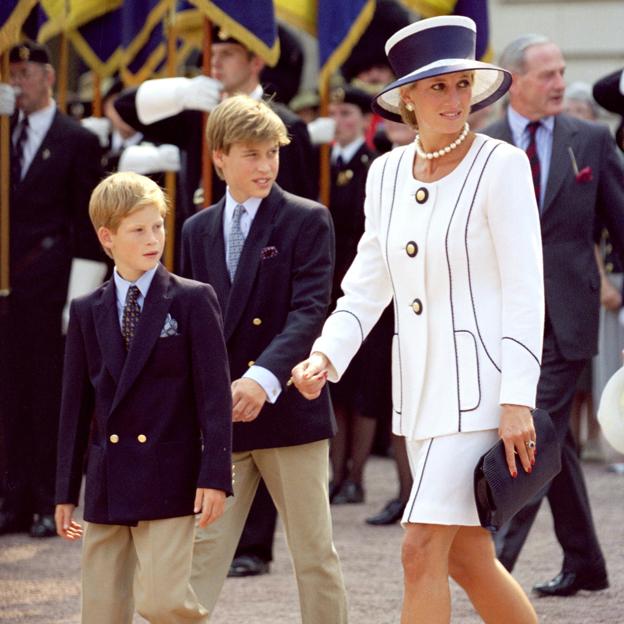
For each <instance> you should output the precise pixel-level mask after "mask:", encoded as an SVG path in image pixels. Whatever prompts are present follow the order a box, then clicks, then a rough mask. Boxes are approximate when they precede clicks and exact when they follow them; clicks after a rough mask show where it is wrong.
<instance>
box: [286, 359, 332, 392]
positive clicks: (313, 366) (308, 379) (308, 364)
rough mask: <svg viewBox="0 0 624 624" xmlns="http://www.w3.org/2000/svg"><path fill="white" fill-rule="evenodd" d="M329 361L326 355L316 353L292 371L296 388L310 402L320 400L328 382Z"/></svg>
mask: <svg viewBox="0 0 624 624" xmlns="http://www.w3.org/2000/svg"><path fill="white" fill-rule="evenodd" d="M328 368H329V360H328V359H327V356H326V355H325V354H324V353H319V352H317V351H315V352H314V353H313V354H312V355H311V356H310V357H309V358H308V359H307V360H304V361H303V362H299V364H297V366H295V367H294V368H293V369H292V371H291V374H292V381H293V383H294V384H295V388H297V390H299V392H301V394H302V395H303V397H304V398H306V399H308V400H309V401H311V400H313V399H316V398H318V397H319V396H320V395H321V390H323V386H324V385H325V383H326V382H327V374H328V370H327V369H328Z"/></svg>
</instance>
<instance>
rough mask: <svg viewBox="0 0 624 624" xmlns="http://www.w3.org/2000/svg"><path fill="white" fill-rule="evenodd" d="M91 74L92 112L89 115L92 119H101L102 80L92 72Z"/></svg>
mask: <svg viewBox="0 0 624 624" xmlns="http://www.w3.org/2000/svg"><path fill="white" fill-rule="evenodd" d="M91 72H92V73H93V110H92V111H91V114H92V115H93V116H94V117H102V79H101V78H100V75H99V74H97V73H96V72H94V71H93V70H91Z"/></svg>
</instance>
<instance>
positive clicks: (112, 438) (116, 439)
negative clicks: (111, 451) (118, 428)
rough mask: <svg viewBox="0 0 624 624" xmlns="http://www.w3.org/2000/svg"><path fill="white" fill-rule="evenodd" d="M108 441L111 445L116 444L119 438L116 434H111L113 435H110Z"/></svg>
mask: <svg viewBox="0 0 624 624" xmlns="http://www.w3.org/2000/svg"><path fill="white" fill-rule="evenodd" d="M108 439H109V440H110V441H111V443H112V444H117V442H119V436H118V435H117V434H116V433H113V435H111V436H110V438H108Z"/></svg>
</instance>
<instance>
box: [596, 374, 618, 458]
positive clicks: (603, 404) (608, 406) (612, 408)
mask: <svg viewBox="0 0 624 624" xmlns="http://www.w3.org/2000/svg"><path fill="white" fill-rule="evenodd" d="M598 422H599V423H600V427H601V429H602V433H603V434H604V437H605V438H606V439H607V442H608V443H609V444H610V445H611V446H612V447H613V448H614V449H616V450H617V451H619V452H620V453H624V367H622V368H620V369H619V370H618V371H616V372H615V373H614V374H613V376H612V377H611V379H609V381H608V382H607V384H606V385H605V387H604V390H603V391H602V396H601V397H600V405H599V407H598Z"/></svg>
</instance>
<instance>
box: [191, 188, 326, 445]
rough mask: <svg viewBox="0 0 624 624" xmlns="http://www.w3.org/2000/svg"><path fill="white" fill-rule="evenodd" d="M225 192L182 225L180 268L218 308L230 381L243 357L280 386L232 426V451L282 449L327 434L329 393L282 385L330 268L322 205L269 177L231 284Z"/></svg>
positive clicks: (318, 306)
mask: <svg viewBox="0 0 624 624" xmlns="http://www.w3.org/2000/svg"><path fill="white" fill-rule="evenodd" d="M224 207H225V199H224V198H223V199H221V201H219V202H218V203H217V204H215V205H213V206H210V207H209V208H205V209H204V210H202V211H201V212H199V213H198V214H196V215H195V216H193V217H191V218H190V219H188V220H187V221H186V223H185V224H184V228H183V230H182V273H183V274H185V275H188V276H190V277H193V279H197V280H200V281H202V282H207V283H209V284H211V285H212V287H213V288H214V289H215V291H216V293H217V297H218V298H219V303H220V304H221V308H222V309H223V310H224V314H223V316H224V332H225V339H226V344H227V349H228V355H229V359H230V373H231V377H232V379H238V378H240V377H242V376H243V374H244V373H245V371H246V370H247V368H248V367H249V366H251V365H252V364H254V363H255V364H257V365H259V366H263V367H264V368H267V369H268V370H270V371H271V372H272V373H273V374H274V375H275V376H276V377H277V379H278V380H279V381H280V383H281V385H282V393H281V395H280V396H279V398H278V399H277V401H276V402H275V404H270V403H268V402H267V403H266V404H265V405H264V407H263V408H262V410H261V412H260V414H259V416H258V418H256V419H255V420H254V421H252V422H249V423H235V424H234V443H233V448H234V450H235V451H244V450H252V449H261V448H275V447H281V446H292V445H295V444H305V443H308V442H314V441H316V440H322V439H325V438H328V437H330V436H332V435H333V434H334V433H335V421H334V416H333V412H332V410H331V406H330V401H329V395H328V392H327V390H324V391H323V393H322V394H321V396H320V397H319V398H318V399H316V400H314V401H307V400H306V399H304V398H303V397H302V396H301V395H300V394H299V392H297V390H296V389H295V388H294V387H289V386H288V385H287V383H288V380H289V379H290V371H291V370H292V368H293V366H295V364H297V363H298V362H300V361H301V360H303V359H305V358H306V357H307V356H308V355H309V353H310V348H311V346H312V343H313V342H314V340H315V338H316V337H317V336H318V335H319V334H320V332H321V327H322V325H323V321H324V320H325V317H326V316H327V307H328V305H329V300H330V291H331V283H332V272H333V267H334V234H333V228H332V224H331V218H330V215H329V211H328V210H327V209H326V208H325V207H324V206H322V205H321V204H318V203H316V202H313V201H310V200H308V199H304V198H302V197H297V196H295V195H291V194H290V193H286V192H285V191H283V190H282V189H281V188H280V187H279V186H278V185H277V184H274V185H273V188H272V190H271V192H270V194H269V196H268V197H267V198H266V199H264V200H263V201H262V203H261V204H260V207H259V209H258V212H257V214H256V216H255V218H254V220H253V223H252V226H251V229H250V231H249V234H248V236H247V239H246V241H245V246H244V248H243V252H242V254H241V258H240V261H239V265H238V269H237V273H236V276H235V279H234V283H233V284H230V278H229V275H228V272H227V268H226V265H225V246H224V240H223V211H224Z"/></svg>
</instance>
